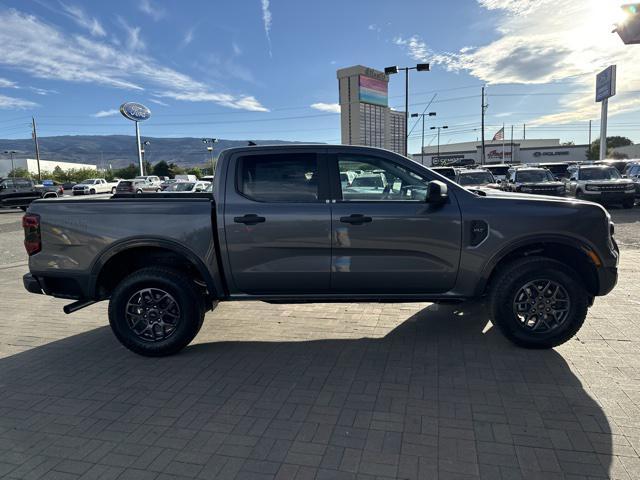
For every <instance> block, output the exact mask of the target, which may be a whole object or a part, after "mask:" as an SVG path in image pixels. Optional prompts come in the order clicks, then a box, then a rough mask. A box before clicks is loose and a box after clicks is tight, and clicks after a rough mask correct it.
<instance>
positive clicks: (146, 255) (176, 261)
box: [90, 240, 222, 302]
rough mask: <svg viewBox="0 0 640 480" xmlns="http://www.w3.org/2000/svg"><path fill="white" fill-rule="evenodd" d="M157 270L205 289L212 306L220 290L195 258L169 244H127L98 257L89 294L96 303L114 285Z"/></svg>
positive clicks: (144, 242)
mask: <svg viewBox="0 0 640 480" xmlns="http://www.w3.org/2000/svg"><path fill="white" fill-rule="evenodd" d="M152 266H159V267H166V268H171V269H174V270H176V271H179V272H183V273H185V274H187V275H189V277H190V278H192V279H193V280H194V282H196V283H198V284H200V285H201V286H202V289H203V291H204V290H205V289H206V291H207V295H206V296H207V298H208V300H209V301H210V302H214V301H215V300H217V299H218V298H219V297H220V296H221V295H222V289H221V288H219V286H218V285H216V282H215V280H214V278H213V277H212V276H211V273H210V272H209V271H208V269H207V268H206V266H205V265H204V263H203V262H202V261H201V260H200V259H199V258H198V256H197V255H196V254H194V253H193V252H191V251H190V250H188V249H186V248H184V247H183V246H181V245H179V244H175V243H173V242H169V241H161V240H158V241H128V242H125V243H123V244H119V245H116V246H113V247H112V248H111V249H109V250H108V251H106V252H104V253H103V254H101V255H100V256H99V257H98V258H97V260H96V262H95V263H94V265H93V267H92V275H91V278H92V279H93V285H92V287H91V289H90V291H91V292H92V293H93V296H94V297H95V298H98V299H105V298H108V297H109V295H110V293H111V292H112V291H113V289H114V288H115V287H116V286H117V284H118V283H119V282H120V281H122V280H123V279H124V278H126V277H127V276H128V275H130V274H131V273H133V272H135V271H137V270H140V269H142V268H147V267H152Z"/></svg>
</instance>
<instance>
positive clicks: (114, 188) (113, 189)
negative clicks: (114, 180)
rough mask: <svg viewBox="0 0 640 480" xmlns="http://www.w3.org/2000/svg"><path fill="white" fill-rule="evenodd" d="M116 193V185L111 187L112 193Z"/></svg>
mask: <svg viewBox="0 0 640 480" xmlns="http://www.w3.org/2000/svg"><path fill="white" fill-rule="evenodd" d="M115 194H116V187H113V188H112V189H111V195H115Z"/></svg>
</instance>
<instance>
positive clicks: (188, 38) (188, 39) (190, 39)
mask: <svg viewBox="0 0 640 480" xmlns="http://www.w3.org/2000/svg"><path fill="white" fill-rule="evenodd" d="M194 32H195V27H191V28H190V29H189V30H187V31H186V32H185V34H184V37H183V38H182V46H183V47H186V46H187V45H189V44H190V43H191V42H193V34H194Z"/></svg>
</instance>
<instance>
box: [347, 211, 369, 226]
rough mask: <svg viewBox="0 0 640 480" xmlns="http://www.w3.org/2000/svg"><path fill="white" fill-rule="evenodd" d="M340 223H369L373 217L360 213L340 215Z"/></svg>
mask: <svg viewBox="0 0 640 480" xmlns="http://www.w3.org/2000/svg"><path fill="white" fill-rule="evenodd" d="M340 221H341V222H342V223H350V224H351V225H362V224H365V223H371V222H372V221H373V218H371V217H366V216H364V215H362V214H360V213H354V214H352V215H349V216H348V217H340Z"/></svg>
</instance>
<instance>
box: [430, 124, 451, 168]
mask: <svg viewBox="0 0 640 480" xmlns="http://www.w3.org/2000/svg"><path fill="white" fill-rule="evenodd" d="M441 128H442V129H445V128H449V126H448V125H443V126H441V127H431V130H436V129H437V130H438V160H440V129H441Z"/></svg>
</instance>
